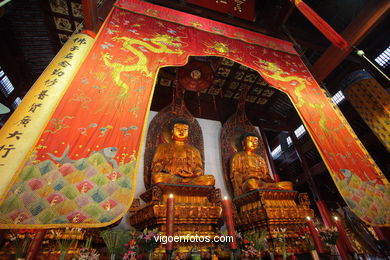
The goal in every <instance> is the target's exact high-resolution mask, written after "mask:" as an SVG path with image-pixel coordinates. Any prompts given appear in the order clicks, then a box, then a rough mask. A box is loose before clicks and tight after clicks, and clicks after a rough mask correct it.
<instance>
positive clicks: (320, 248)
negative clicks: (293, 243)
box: [306, 216, 324, 254]
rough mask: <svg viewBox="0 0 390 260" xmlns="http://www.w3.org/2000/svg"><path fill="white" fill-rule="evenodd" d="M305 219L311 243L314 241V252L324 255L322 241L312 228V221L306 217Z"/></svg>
mask: <svg viewBox="0 0 390 260" xmlns="http://www.w3.org/2000/svg"><path fill="white" fill-rule="evenodd" d="M306 219H307V225H308V226H309V230H310V234H311V237H312V238H313V241H314V246H315V248H316V250H317V251H318V253H320V254H322V253H324V247H323V245H322V241H321V239H320V236H319V234H318V231H317V229H315V227H314V223H313V220H312V219H311V218H310V217H309V216H308V217H306Z"/></svg>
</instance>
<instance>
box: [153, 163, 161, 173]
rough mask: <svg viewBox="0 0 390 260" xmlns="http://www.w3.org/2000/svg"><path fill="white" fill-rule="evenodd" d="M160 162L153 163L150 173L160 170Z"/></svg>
mask: <svg viewBox="0 0 390 260" xmlns="http://www.w3.org/2000/svg"><path fill="white" fill-rule="evenodd" d="M162 168H163V167H162V165H161V163H155V164H154V165H153V167H152V173H160V172H161V171H162Z"/></svg>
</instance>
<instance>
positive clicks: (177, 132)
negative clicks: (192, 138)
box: [172, 123, 188, 141]
mask: <svg viewBox="0 0 390 260" xmlns="http://www.w3.org/2000/svg"><path fill="white" fill-rule="evenodd" d="M187 137H188V125H186V124H181V123H177V124H175V125H174V126H173V130H172V138H173V140H175V141H185V140H187Z"/></svg>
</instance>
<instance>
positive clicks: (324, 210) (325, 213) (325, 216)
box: [316, 200, 349, 260]
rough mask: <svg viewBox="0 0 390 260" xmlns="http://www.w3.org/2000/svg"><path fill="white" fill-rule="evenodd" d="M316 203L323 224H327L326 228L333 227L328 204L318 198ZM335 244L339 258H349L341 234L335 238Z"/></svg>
mask: <svg viewBox="0 0 390 260" xmlns="http://www.w3.org/2000/svg"><path fill="white" fill-rule="evenodd" d="M316 204H317V207H318V210H319V211H320V214H321V217H322V220H323V221H324V223H325V226H327V227H328V228H332V227H334V223H333V220H332V217H331V215H330V212H329V209H328V206H327V205H326V203H325V201H323V200H318V201H316ZM336 246H337V250H338V251H339V254H340V256H341V258H342V259H343V260H349V257H348V253H347V250H346V249H345V247H344V243H343V241H342V238H341V236H340V237H339V239H337V243H336Z"/></svg>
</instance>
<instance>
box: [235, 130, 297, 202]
mask: <svg viewBox="0 0 390 260" xmlns="http://www.w3.org/2000/svg"><path fill="white" fill-rule="evenodd" d="M241 140H242V146H243V148H244V151H241V152H237V153H236V154H235V155H234V156H233V158H232V159H231V161H230V177H231V181H232V184H233V189H234V195H235V196H239V195H242V194H245V193H247V192H249V191H252V190H257V189H280V190H292V183H291V182H288V181H282V182H274V180H273V179H272V178H271V177H270V175H269V173H268V167H267V164H266V162H265V160H264V159H263V158H262V157H261V156H260V155H259V154H257V153H255V151H256V149H257V147H258V145H259V140H258V138H257V136H256V135H255V134H251V133H247V134H245V135H243V138H242V139H241Z"/></svg>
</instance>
